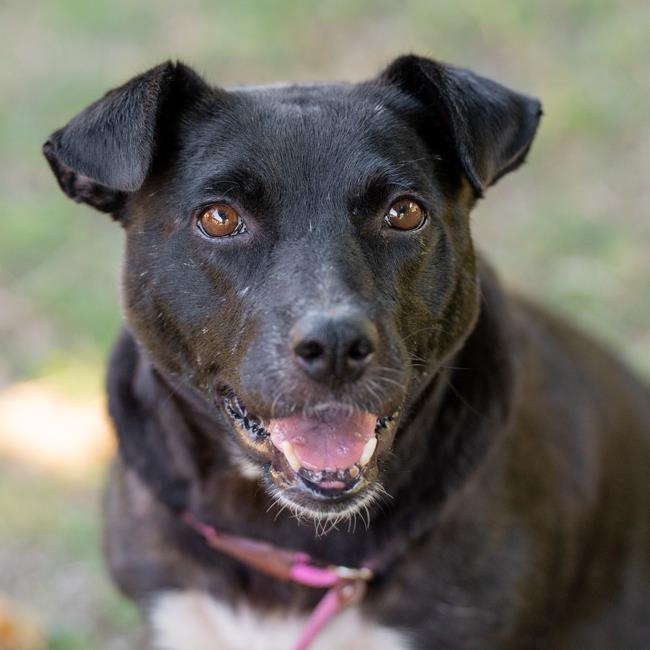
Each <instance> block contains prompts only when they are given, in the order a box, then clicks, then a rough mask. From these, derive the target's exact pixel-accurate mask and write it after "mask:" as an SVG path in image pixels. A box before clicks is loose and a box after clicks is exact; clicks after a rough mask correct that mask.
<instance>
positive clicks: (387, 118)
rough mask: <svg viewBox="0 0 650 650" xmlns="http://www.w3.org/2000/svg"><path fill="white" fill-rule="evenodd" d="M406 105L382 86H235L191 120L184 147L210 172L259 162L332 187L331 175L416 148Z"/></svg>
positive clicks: (354, 171)
mask: <svg viewBox="0 0 650 650" xmlns="http://www.w3.org/2000/svg"><path fill="white" fill-rule="evenodd" d="M397 99H398V100H399V99H400V98H399V97H398V98H397ZM401 108H402V107H401V106H400V105H399V102H396V93H395V91H393V90H391V89H390V88H388V87H381V86H379V85H377V86H372V85H370V84H345V83H341V84H276V85H272V86H247V87H237V88H231V89H229V90H228V91H227V94H226V100H225V101H223V97H222V98H221V102H220V103H219V104H218V105H216V106H215V108H214V110H213V111H210V112H208V113H206V114H204V116H202V117H201V119H200V123H198V124H196V125H194V126H193V127H192V133H191V135H189V136H188V138H187V139H186V140H185V142H184V149H185V151H186V153H187V156H188V157H189V158H190V159H191V160H193V161H197V160H201V161H202V162H203V168H204V169H205V170H206V172H207V168H210V169H211V170H213V171H214V172H215V173H217V172H218V170H219V169H224V170H228V171H231V170H233V169H237V168H239V169H251V168H254V169H255V171H256V173H257V174H258V175H260V174H261V175H262V176H264V177H267V178H268V179H277V177H278V176H283V177H285V178H287V177H291V176H292V175H295V174H300V176H301V177H304V176H305V175H306V174H307V175H312V174H316V175H319V176H320V181H319V182H318V183H316V184H321V185H323V186H325V185H326V184H327V178H329V181H330V183H331V182H332V178H331V177H332V176H334V177H335V178H336V179H338V180H341V179H343V178H346V177H349V176H350V175H352V176H354V175H356V176H357V177H358V175H359V172H360V171H361V168H363V169H365V170H368V169H370V168H384V167H385V166H386V165H388V164H389V163H390V161H393V162H394V163H395V164H396V165H400V164H401V163H402V162H403V161H404V160H405V159H407V158H408V157H409V156H410V155H411V153H412V152H413V147H414V143H413V135H414V134H413V131H411V130H410V127H409V126H408V124H407V121H406V120H405V119H402V118H403V114H405V113H406V110H404V111H403V112H402V110H401ZM192 169H193V170H195V169H196V167H195V166H194V165H192Z"/></svg>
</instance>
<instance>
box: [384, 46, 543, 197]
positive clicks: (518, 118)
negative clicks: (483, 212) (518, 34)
mask: <svg viewBox="0 0 650 650" xmlns="http://www.w3.org/2000/svg"><path fill="white" fill-rule="evenodd" d="M380 80H381V81H382V82H385V83H389V84H392V85H395V86H397V87H399V88H400V90H402V91H403V92H405V93H407V94H408V95H411V96H413V97H415V98H416V99H418V100H419V101H420V102H421V104H422V105H423V107H424V108H425V110H426V111H427V112H429V114H430V117H431V124H430V125H431V127H432V128H436V127H437V128H438V129H440V130H444V131H445V133H437V134H436V135H437V136H438V138H442V140H443V141H445V140H446V141H447V144H448V148H450V149H451V153H452V155H453V156H454V157H455V159H456V162H457V163H458V164H459V165H460V167H461V169H462V170H463V172H464V173H465V175H466V176H467V179H468V180H469V182H470V184H471V185H472V187H473V189H474V191H475V192H476V194H477V195H478V196H481V194H482V193H483V191H484V190H485V188H487V187H488V186H489V185H492V184H493V183H495V182H496V181H497V180H498V179H499V178H501V176H503V175H504V174H506V173H507V172H509V171H511V170H513V169H515V168H516V167H518V166H519V165H520V164H521V163H522V162H524V159H525V157H526V154H527V153H528V149H529V148H530V145H531V143H532V141H533V137H534V136H535V132H536V130H537V125H538V124H539V120H540V117H541V115H542V107H541V104H540V102H539V101H538V100H537V99H534V98H532V97H528V96H526V95H521V94H519V93H516V92H514V91H512V90H509V89H508V88H505V87H504V86H501V85H500V84H498V83H496V82H495V81H491V80H490V79H486V78H484V77H481V76H479V75H477V74H474V73H473V72H470V71H469V70H464V69H462V68H456V67H453V66H450V65H445V64H442V63H438V62H436V61H432V60H430V59H424V58H421V57H417V56H413V55H408V56H403V57H400V58H398V59H396V60H395V61H393V63H391V64H390V65H389V66H388V68H387V69H386V70H385V71H384V72H383V73H382V75H381V77H380Z"/></svg>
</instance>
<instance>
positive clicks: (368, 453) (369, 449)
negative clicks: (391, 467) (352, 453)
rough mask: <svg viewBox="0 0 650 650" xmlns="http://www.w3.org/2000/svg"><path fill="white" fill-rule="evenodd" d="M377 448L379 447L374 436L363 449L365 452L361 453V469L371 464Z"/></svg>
mask: <svg viewBox="0 0 650 650" xmlns="http://www.w3.org/2000/svg"><path fill="white" fill-rule="evenodd" d="M376 447H377V437H376V436H373V437H372V438H370V440H368V442H367V443H366V446H365V447H364V448H363V451H362V452H361V458H359V465H361V467H365V466H366V465H367V464H368V463H369V462H370V459H371V458H372V455H373V454H374V453H375V449H376Z"/></svg>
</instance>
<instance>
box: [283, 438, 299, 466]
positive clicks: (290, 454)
mask: <svg viewBox="0 0 650 650" xmlns="http://www.w3.org/2000/svg"><path fill="white" fill-rule="evenodd" d="M280 447H281V449H282V453H283V454H284V457H285V458H286V459H287V461H288V462H289V465H291V469H292V470H293V471H294V472H297V471H298V470H299V469H300V461H299V460H298V456H296V452H295V451H294V450H293V445H292V444H291V443H290V442H289V441H288V440H284V441H283V442H282V445H280Z"/></svg>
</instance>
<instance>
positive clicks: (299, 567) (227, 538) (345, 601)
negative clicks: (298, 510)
mask: <svg viewBox="0 0 650 650" xmlns="http://www.w3.org/2000/svg"><path fill="white" fill-rule="evenodd" d="M182 518H183V521H184V522H185V523H186V524H188V525H189V526H190V527H191V528H193V529H194V530H195V531H196V532H197V533H199V534H200V535H201V536H202V537H203V539H205V541H206V543H207V544H208V545H209V546H210V547H212V548H214V549H215V550H217V551H220V552H221V553H225V554H226V555H229V556H230V557H232V558H235V559H236V560H239V561H240V562H242V563H243V564H246V565H248V566H250V567H253V568H255V569H257V570H258V571H260V572H262V573H265V574H266V575H268V576H271V577H272V578H276V579H277V580H282V581H285V582H295V583H297V584H300V585H304V586H306V587H313V588H315V589H323V588H325V589H327V592H326V593H325V595H324V596H323V598H322V599H321V600H320V602H319V603H318V605H317V606H316V608H315V609H314V610H313V611H312V613H311V614H310V616H309V618H308V619H307V623H306V624H305V627H304V628H303V631H302V634H301V635H300V638H299V639H298V642H297V643H296V645H295V646H294V648H293V650H308V648H309V647H310V646H311V644H312V642H313V641H314V639H315V638H316V636H317V635H318V633H319V632H320V631H321V630H322V629H323V628H324V627H325V626H326V625H327V624H328V623H329V622H330V621H331V620H332V618H334V616H336V615H337V614H338V613H339V612H341V611H342V610H344V609H345V608H347V607H349V606H350V605H353V604H355V603H358V602H359V601H360V600H361V599H362V598H363V595H364V594H365V591H366V584H367V582H368V581H369V580H371V579H372V577H373V572H372V570H371V569H370V568H368V567H361V568H359V569H353V568H350V567H345V566H335V565H323V564H321V563H319V562H317V561H315V560H314V559H313V558H312V557H311V556H310V555H308V554H307V553H301V552H297V551H289V550H287V549H282V548H278V547H277V546H273V545H272V544H269V543H267V542H260V541H257V540H253V539H249V538H247V537H239V536H237V535H230V534H228V533H224V532H221V531H218V530H217V529H216V528H213V527H212V526H209V525H207V524H205V523H204V522H202V521H200V520H199V519H197V518H196V517H195V516H194V515H193V514H192V513H191V512H187V511H186V512H185V513H183V515H182Z"/></svg>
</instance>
